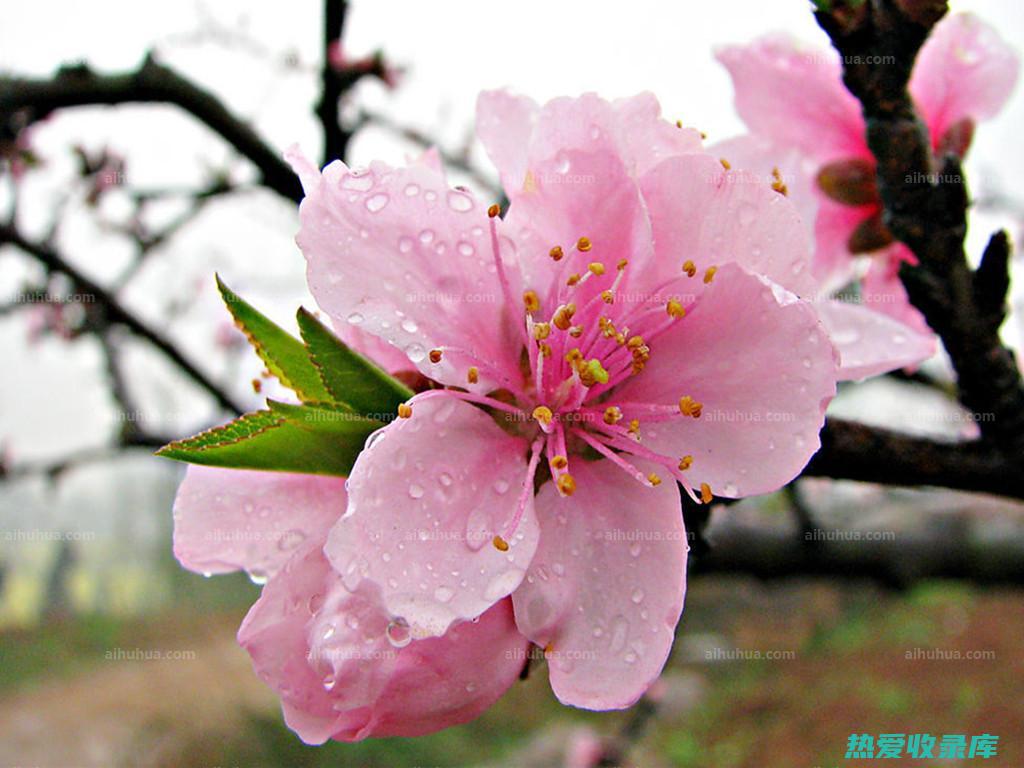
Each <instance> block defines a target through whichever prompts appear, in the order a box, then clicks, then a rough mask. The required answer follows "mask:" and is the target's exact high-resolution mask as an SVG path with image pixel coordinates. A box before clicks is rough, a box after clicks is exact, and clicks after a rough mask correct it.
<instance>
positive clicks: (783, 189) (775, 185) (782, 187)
mask: <svg viewBox="0 0 1024 768" xmlns="http://www.w3.org/2000/svg"><path fill="white" fill-rule="evenodd" d="M772 189H774V190H775V191H776V192H778V193H779V194H780V195H782V196H783V197H788V196H789V187H787V186H786V183H785V182H784V181H783V180H782V174H781V173H779V169H778V168H777V167H776V168H772Z"/></svg>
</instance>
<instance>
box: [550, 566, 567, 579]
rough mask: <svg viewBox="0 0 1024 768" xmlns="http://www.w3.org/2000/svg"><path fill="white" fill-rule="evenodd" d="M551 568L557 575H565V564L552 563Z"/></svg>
mask: <svg viewBox="0 0 1024 768" xmlns="http://www.w3.org/2000/svg"><path fill="white" fill-rule="evenodd" d="M551 570H552V571H553V572H554V574H555V576H565V566H564V565H562V564H561V563H552V564H551Z"/></svg>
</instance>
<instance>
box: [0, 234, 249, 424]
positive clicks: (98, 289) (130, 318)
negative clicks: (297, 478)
mask: <svg viewBox="0 0 1024 768" xmlns="http://www.w3.org/2000/svg"><path fill="white" fill-rule="evenodd" d="M5 243H7V244H10V245H13V246H15V247H16V248H18V249H19V250H21V251H23V252H25V253H27V254H28V255H29V256H32V257H33V258H35V259H36V260H38V261H39V262H41V263H42V264H43V266H45V267H46V268H47V269H49V270H52V271H54V272H60V273H62V274H64V275H67V276H68V278H70V279H71V280H72V282H74V283H75V285H76V292H80V293H83V294H86V295H88V296H90V297H92V300H93V301H95V302H96V303H97V304H98V305H99V307H100V308H101V309H102V311H103V312H104V314H105V318H106V319H107V320H108V321H109V322H111V323H115V324H119V325H123V326H124V327H125V328H127V329H128V330H130V331H131V332H132V333H133V334H135V335H136V336H138V337H140V338H143V339H145V340H146V341H148V342H149V343H150V344H152V345H153V346H154V347H156V348H157V349H158V350H160V351H161V352H162V353H163V354H164V355H165V356H166V357H167V358H168V359H169V360H170V361H171V362H172V363H174V364H175V365H177V366H178V368H180V369H181V370H182V371H183V372H184V373H185V375H186V376H188V377H189V378H190V379H192V380H193V381H194V382H195V383H196V384H198V385H199V386H200V387H201V388H202V389H204V390H205V391H206V392H207V393H208V394H210V395H211V396H212V397H213V399H214V400H216V401H217V404H218V405H220V406H221V407H222V408H224V409H226V410H228V411H231V412H232V413H241V412H242V410H243V409H242V407H241V406H240V405H239V404H237V403H236V402H235V401H234V400H233V399H232V398H231V396H230V395H229V394H227V392H225V391H224V390H222V389H221V388H220V387H219V386H218V385H217V384H216V383H215V382H214V381H213V380H212V379H210V378H209V377H208V376H207V375H206V374H205V373H203V372H202V371H201V370H199V369H198V368H197V367H196V366H195V365H193V364H192V362H190V361H189V360H188V359H187V358H186V357H185V356H184V355H183V354H182V353H181V351H180V350H178V348H177V347H176V346H174V344H172V343H171V342H170V341H168V340H167V339H166V338H164V337H163V336H162V335H161V334H160V333H158V332H157V331H156V330H154V329H153V328H150V327H149V326H148V325H147V324H146V323H144V322H143V321H142V320H140V319H139V318H137V317H136V316H135V315H134V314H132V313H131V312H130V311H129V310H128V309H126V308H125V307H124V306H123V305H122V304H121V303H120V302H119V301H118V299H117V298H116V297H115V296H114V295H113V294H111V293H109V292H108V291H107V290H106V289H105V288H103V286H101V285H99V284H98V283H97V282H95V281H94V280H92V279H91V278H90V277H88V276H87V275H85V274H84V273H82V272H81V271H79V270H78V269H77V268H76V267H74V266H73V265H71V264H70V263H68V262H67V261H66V260H65V259H64V258H63V257H62V256H61V255H60V254H58V253H57V252H56V251H55V250H53V249H52V248H51V247H49V246H46V245H43V244H40V243H35V242H32V241H30V240H27V239H26V238H25V237H23V236H22V234H21V233H20V232H18V231H17V230H16V229H15V228H14V227H13V226H11V225H9V224H0V245H3V244H5Z"/></svg>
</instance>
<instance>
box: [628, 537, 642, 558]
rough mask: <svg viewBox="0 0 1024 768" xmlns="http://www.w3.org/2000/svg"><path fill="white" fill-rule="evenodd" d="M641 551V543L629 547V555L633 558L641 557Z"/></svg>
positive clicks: (634, 543) (636, 542)
mask: <svg viewBox="0 0 1024 768" xmlns="http://www.w3.org/2000/svg"><path fill="white" fill-rule="evenodd" d="M641 549H643V548H642V547H641V546H640V542H639V541H634V542H633V543H632V544H630V545H629V554H630V555H632V556H633V557H640V550H641Z"/></svg>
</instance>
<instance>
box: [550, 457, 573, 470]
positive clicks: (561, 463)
mask: <svg viewBox="0 0 1024 768" xmlns="http://www.w3.org/2000/svg"><path fill="white" fill-rule="evenodd" d="M551 466H552V467H554V468H555V469H565V468H566V467H567V466H569V460H568V459H567V458H565V456H555V457H553V458H552V459H551Z"/></svg>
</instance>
